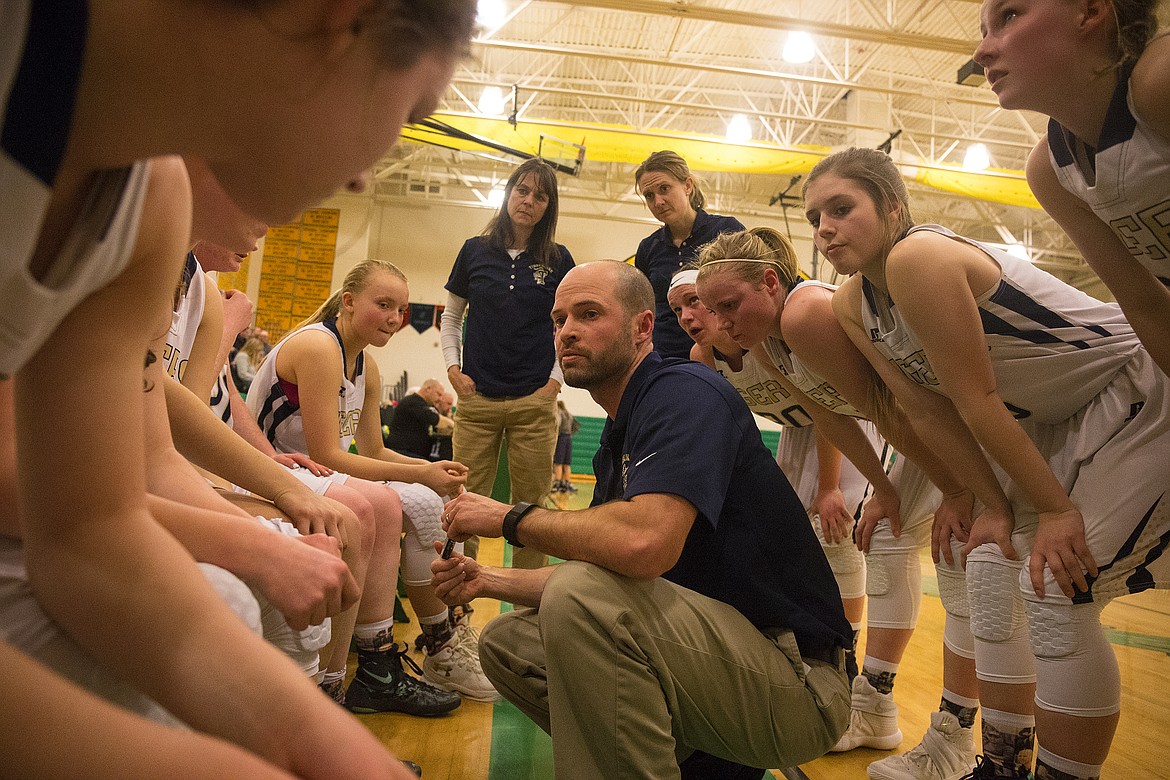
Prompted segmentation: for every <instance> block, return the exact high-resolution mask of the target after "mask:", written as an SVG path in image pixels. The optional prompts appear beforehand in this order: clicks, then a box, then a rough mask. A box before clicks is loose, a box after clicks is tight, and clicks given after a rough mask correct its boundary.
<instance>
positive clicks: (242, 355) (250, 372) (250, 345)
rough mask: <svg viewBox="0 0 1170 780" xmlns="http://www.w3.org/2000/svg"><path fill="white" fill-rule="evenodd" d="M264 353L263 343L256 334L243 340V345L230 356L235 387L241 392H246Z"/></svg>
mask: <svg viewBox="0 0 1170 780" xmlns="http://www.w3.org/2000/svg"><path fill="white" fill-rule="evenodd" d="M265 354H267V353H266V352H265V351H264V343H263V342H262V341H260V339H259V338H257V337H256V336H252V337H251V338H249V339H248V340H247V341H245V342H244V346H242V347H240V349H239V350H238V351H237V352H236V356H235V357H234V358H232V369H233V370H234V372H235V379H236V387H237V388H239V390H240V392H241V393H247V392H248V387H249V386H250V385H251V384H252V379H253V378H254V377H255V376H256V369H257V368H259V367H260V361H262V360H264V355H265ZM241 385H243V387H241Z"/></svg>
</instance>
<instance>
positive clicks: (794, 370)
mask: <svg viewBox="0 0 1170 780" xmlns="http://www.w3.org/2000/svg"><path fill="white" fill-rule="evenodd" d="M812 287H825V288H828V289H830V290H835V289H837V288H836V287H834V286H833V285H831V284H825V283H824V282H818V281H815V280H804V281H801V282H798V283H797V284H796V285H795V286H793V288H792V289H791V290H789V291H788V300H792V296H793V295H796V294H797V293H798V291H799V290H801V289H808V288H812ZM764 351H765V352H767V353H768V357H769V358H771V359H772V362H773V363H774V364H775V365H776V366H777V367H778V368H779V369H780V371H781V372H783V374H784V376H786V377H787V378H788V381H790V382H792V384H794V385H796V387H797V388H798V389H799V390H800V391H801V392H802V393H804V394H805V395H807V396H808V397H809V399H810V400H812V401H814V402H815V403H818V404H820V405H821V406H823V407H825V408H826V409H828V410H829V411H830V412H836V413H837V414H844V415H848V416H849V417H857V418H859V419H865V416H864V415H863V414H862V413H861V412H859V411H857V409H855V408H854V407H853V405H852V404H850V403H849V402H848V401H846V400H845V399H844V398H842V397H841V394H840V393H838V392H837V388H835V387H833V386H832V385H831V384H829V383H828V382H827V381H825V380H824V379H823V378H821V377H820V376H819V375H817V374H816V373H815V372H813V371H811V370H810V369H809V368H808V366H806V365H804V364H803V363H801V362H800V359H799V358H797V357H796V355H794V354H792V352H791V351H789V349H788V345H787V344H785V343H784V342H783V341H782V340H781V339H778V338H774V337H772V336H769V337H767V338H765V339H764Z"/></svg>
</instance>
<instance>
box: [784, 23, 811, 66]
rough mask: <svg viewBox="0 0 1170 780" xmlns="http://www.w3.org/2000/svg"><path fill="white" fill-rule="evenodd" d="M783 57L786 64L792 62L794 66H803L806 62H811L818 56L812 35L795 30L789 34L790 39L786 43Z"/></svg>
mask: <svg viewBox="0 0 1170 780" xmlns="http://www.w3.org/2000/svg"><path fill="white" fill-rule="evenodd" d="M781 56H782V57H784V61H785V62H791V63H792V64H793V65H803V64H804V63H806V62H811V61H812V58H813V57H815V56H817V47H816V44H814V43H813V39H812V36H811V35H809V34H808V33H806V32H802V31H800V30H795V31H793V32H790V33H788V38H787V40H785V41H784V52H783V54H781Z"/></svg>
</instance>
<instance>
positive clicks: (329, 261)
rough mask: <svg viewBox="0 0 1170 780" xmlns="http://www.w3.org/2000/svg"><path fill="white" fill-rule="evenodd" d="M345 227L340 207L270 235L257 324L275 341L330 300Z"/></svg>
mask: <svg viewBox="0 0 1170 780" xmlns="http://www.w3.org/2000/svg"><path fill="white" fill-rule="evenodd" d="M340 224H341V211H340V210H339V209H311V210H309V211H306V212H305V213H304V214H302V215H301V216H300V217H298V218H297V219H296V220H295V221H294V222H291V223H289V224H288V225H281V226H279V227H274V228H272V229H270V230H269V231H268V237H267V238H266V239H265V240H264V260H263V263H262V265H261V267H260V296H259V297H260V299H259V300H258V301H257V302H256V312H257V314H256V322H257V324H259V325H261V327H263V328H265V329H266V330H267V331H268V333H269V335H270V337H271V339H272V341H273V342H276V341H278V340H279V339H280V338H281V337H282V336H284V334H285V333H286V332H287V331H288V329H289V328H290V327H291V326H292V325H295V324H296V323H297V322H299V321H301V320H302V319H304V318H305V317H307V316H308V315H310V314H312V313H313V312H314V311H316V309H317V307H318V306H320V305H321V304H322V303H323V302H324V301H325V299H326V298H327V297H329V286H330V284H332V282H333V260H334V257H335V255H336V252H337V230H338V226H339V225H340Z"/></svg>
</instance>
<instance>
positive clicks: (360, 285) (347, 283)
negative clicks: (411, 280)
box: [293, 260, 406, 330]
mask: <svg viewBox="0 0 1170 780" xmlns="http://www.w3.org/2000/svg"><path fill="white" fill-rule="evenodd" d="M375 271H385V272H386V273H389V274H392V275H394V276H396V277H398V278H399V279H401V280H402V281H404V282H405V281H406V274H404V273H402V271H401V270H399V268H398V266H396V265H394V263H391V262H390V261H389V260H366V261H365V262H362V263H358V264H357V265H355V266H354V267H353V268H351V269H349V273H347V274H346V275H345V279H344V280H343V281H342V282H341V287H339V288H337V289H336V290H334V292H333V294H332V295H330V296H329V297H328V298H326V299H325V303H323V304H321V305H320V306H319V307H318V308H317V311H315V312H313V313H312V314H310V315H309V316H308V318H307V319H305V320H304V321H303V322H299V323H297V325H296V326H295V327H294V328H293V330H298V329H300V328H303V327H305V326H306V325H312V324H314V323H317V322H324V321H325V320H334V319H337V315H338V314H340V313H341V296H342V295H344V294H345V293H350V294H351V295H357V294H358V293H359V292H361V291H362V290H364V289H366V285H368V284H369V283H370V276H371V275H372V274H373V273H374V272H375Z"/></svg>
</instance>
